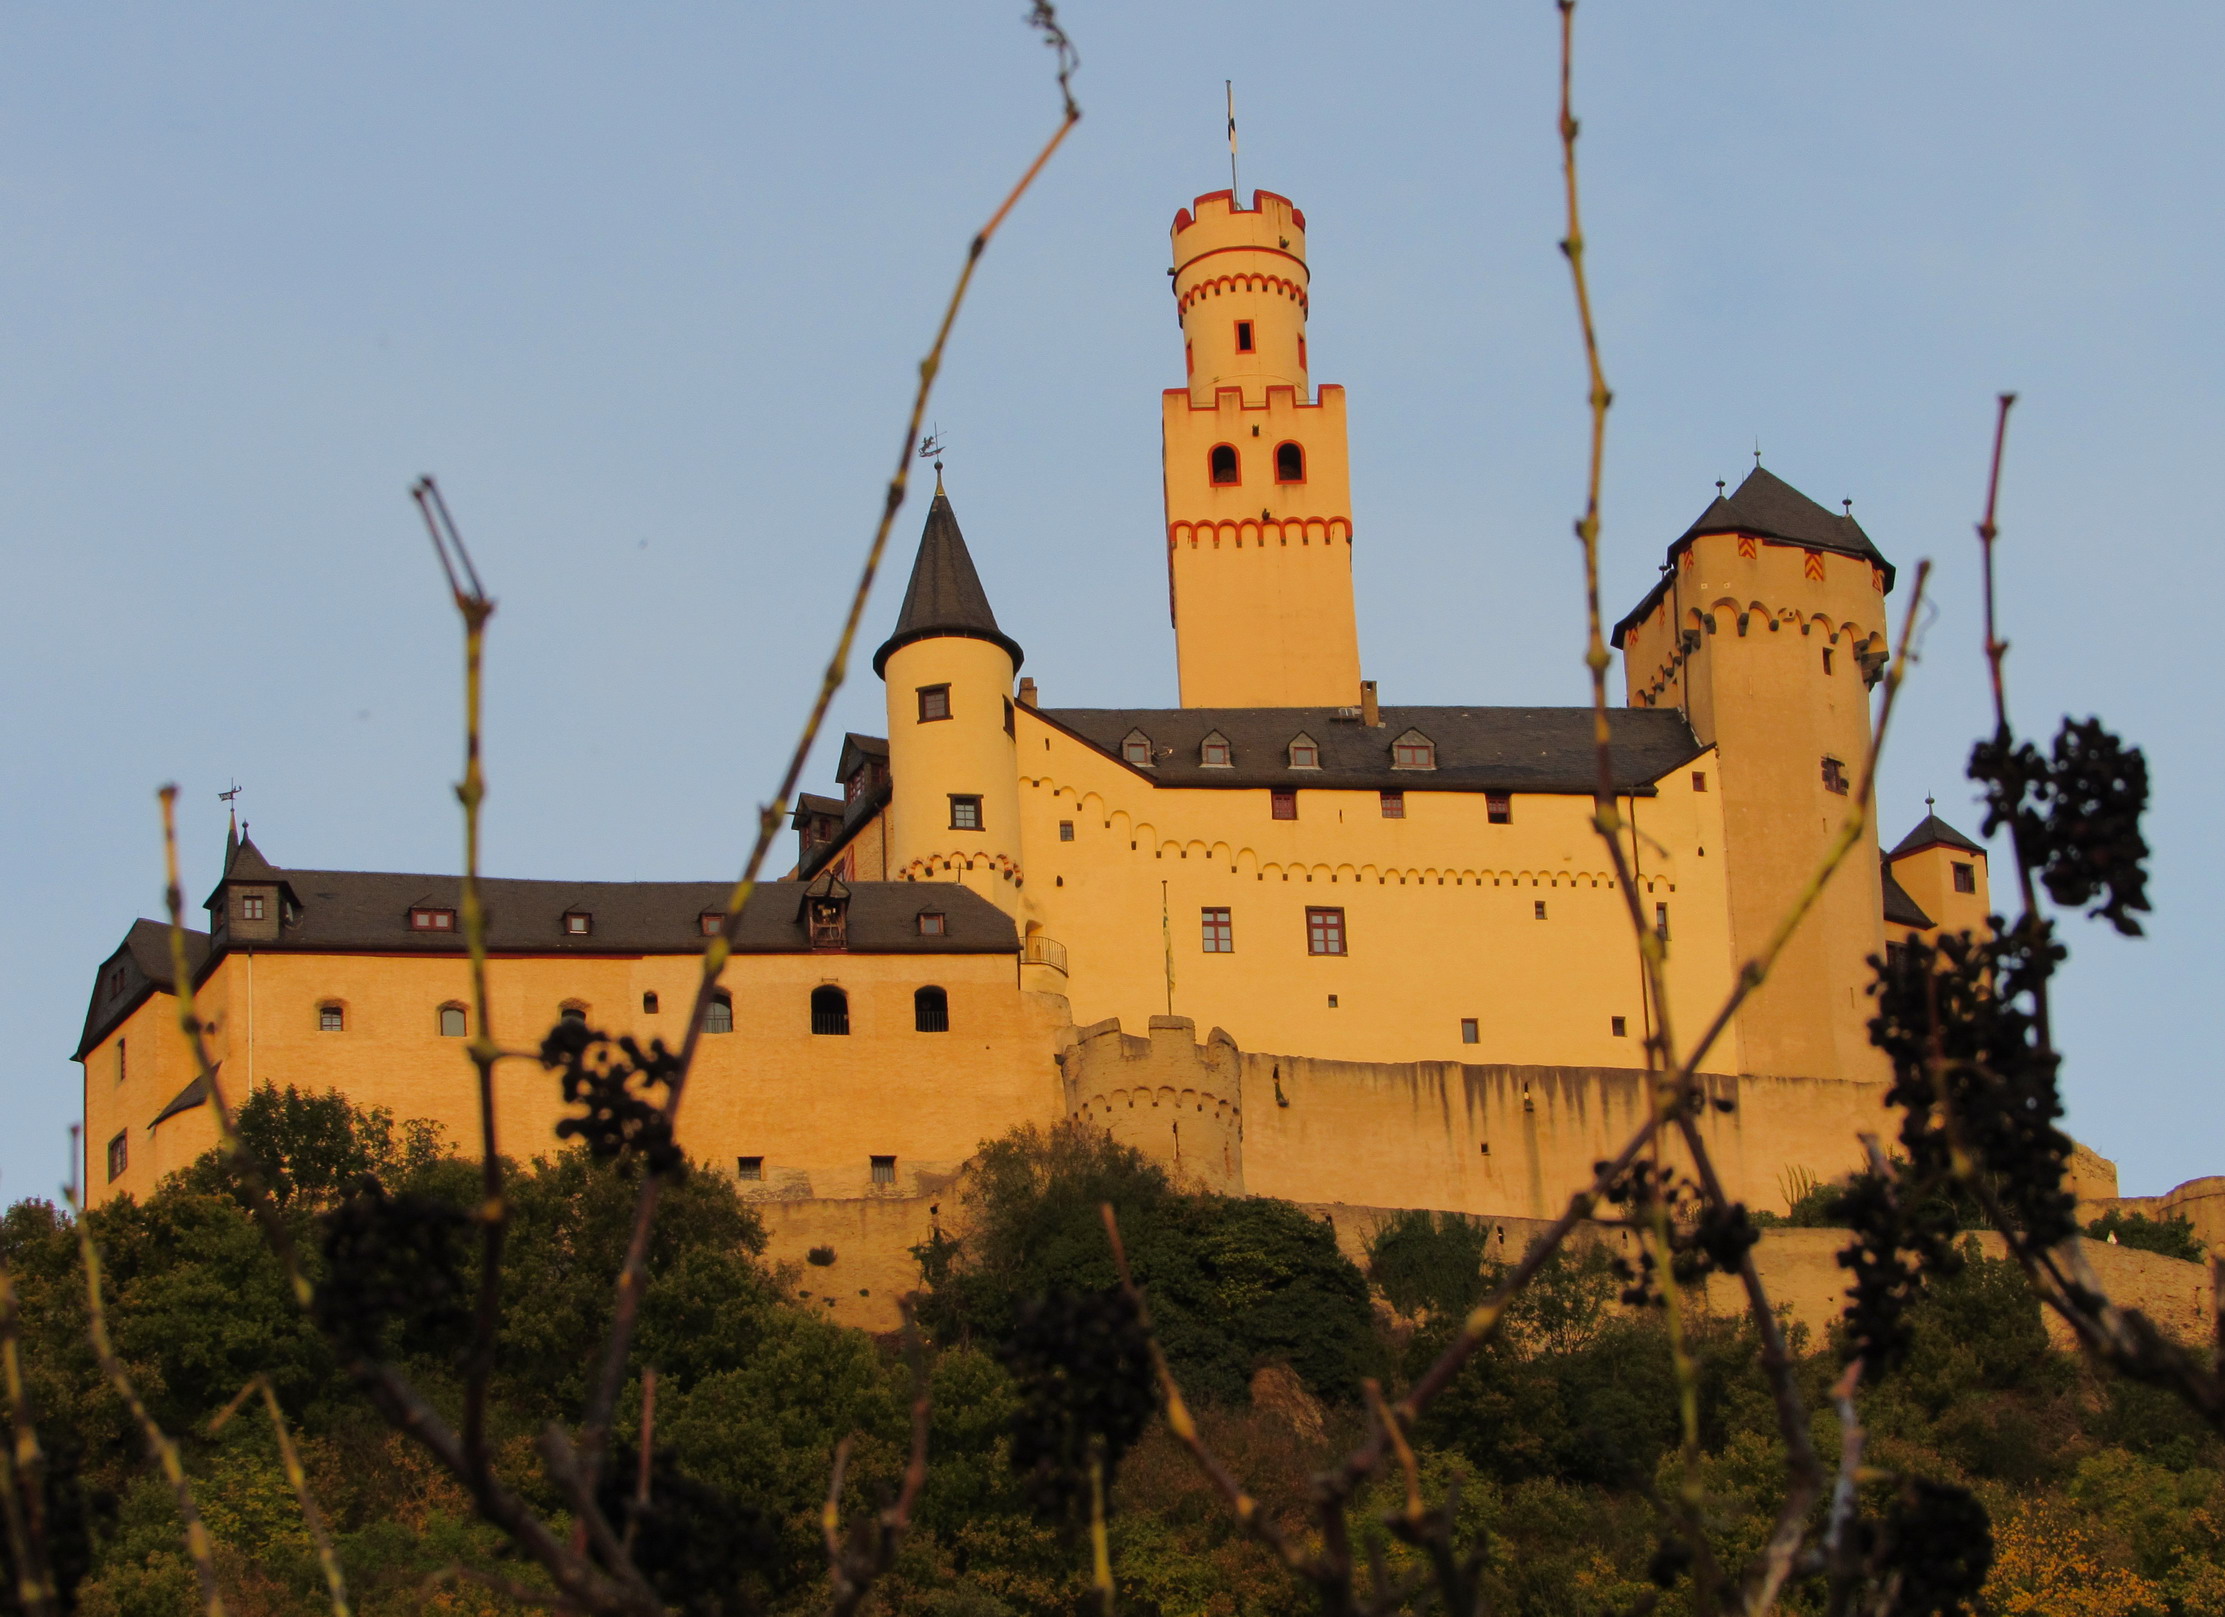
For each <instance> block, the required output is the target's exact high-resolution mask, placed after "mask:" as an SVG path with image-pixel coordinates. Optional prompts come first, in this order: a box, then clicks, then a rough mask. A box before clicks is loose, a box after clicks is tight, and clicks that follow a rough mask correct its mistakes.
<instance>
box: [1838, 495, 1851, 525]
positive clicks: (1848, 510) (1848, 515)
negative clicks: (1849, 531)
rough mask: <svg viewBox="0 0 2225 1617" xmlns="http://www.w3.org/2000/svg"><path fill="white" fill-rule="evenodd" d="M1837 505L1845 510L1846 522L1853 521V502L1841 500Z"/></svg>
mask: <svg viewBox="0 0 2225 1617" xmlns="http://www.w3.org/2000/svg"><path fill="white" fill-rule="evenodd" d="M1839 504H1840V505H1842V506H1844V507H1845V508H1846V519H1847V521H1849V522H1852V521H1853V520H1854V502H1853V501H1852V500H1841V501H1840V502H1839Z"/></svg>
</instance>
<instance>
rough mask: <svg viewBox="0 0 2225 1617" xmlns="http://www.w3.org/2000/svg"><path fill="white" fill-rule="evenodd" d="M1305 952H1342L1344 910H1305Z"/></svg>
mask: <svg viewBox="0 0 2225 1617" xmlns="http://www.w3.org/2000/svg"><path fill="white" fill-rule="evenodd" d="M1306 953H1308V954H1342V953H1344V911H1342V910H1319V909H1309V910H1307V911H1306Z"/></svg>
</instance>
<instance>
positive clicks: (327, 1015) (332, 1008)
mask: <svg viewBox="0 0 2225 1617" xmlns="http://www.w3.org/2000/svg"><path fill="white" fill-rule="evenodd" d="M347 1026H348V1016H347V1012H345V1011H343V1010H341V1009H340V1007H339V1006H337V1005H320V1006H318V1007H317V1031H318V1032H320V1033H344V1032H346V1031H347Z"/></svg>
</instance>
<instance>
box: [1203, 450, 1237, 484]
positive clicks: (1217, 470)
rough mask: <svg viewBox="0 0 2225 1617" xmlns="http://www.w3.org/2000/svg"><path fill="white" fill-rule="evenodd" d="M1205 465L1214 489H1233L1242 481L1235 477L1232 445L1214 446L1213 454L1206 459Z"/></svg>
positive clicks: (1234, 456) (1234, 454)
mask: <svg viewBox="0 0 2225 1617" xmlns="http://www.w3.org/2000/svg"><path fill="white" fill-rule="evenodd" d="M1205 464H1206V469H1207V470H1208V471H1209V472H1210V473H1211V474H1212V478H1213V486H1214V487H1215V488H1234V487H1235V486H1236V485H1237V484H1238V483H1240V482H1242V481H1243V479H1242V478H1241V477H1239V476H1238V475H1237V469H1236V446H1235V445H1234V444H1215V445H1214V446H1213V452H1212V453H1211V454H1210V455H1208V456H1207V457H1206V461H1205Z"/></svg>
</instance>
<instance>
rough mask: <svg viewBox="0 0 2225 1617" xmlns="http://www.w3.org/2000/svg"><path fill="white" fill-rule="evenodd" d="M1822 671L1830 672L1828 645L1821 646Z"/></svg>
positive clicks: (1829, 649)
mask: <svg viewBox="0 0 2225 1617" xmlns="http://www.w3.org/2000/svg"><path fill="white" fill-rule="evenodd" d="M1823 671H1824V672H1825V673H1826V674H1828V673H1830V672H1831V648H1830V647H1829V646H1825V647H1824V648H1823Z"/></svg>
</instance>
